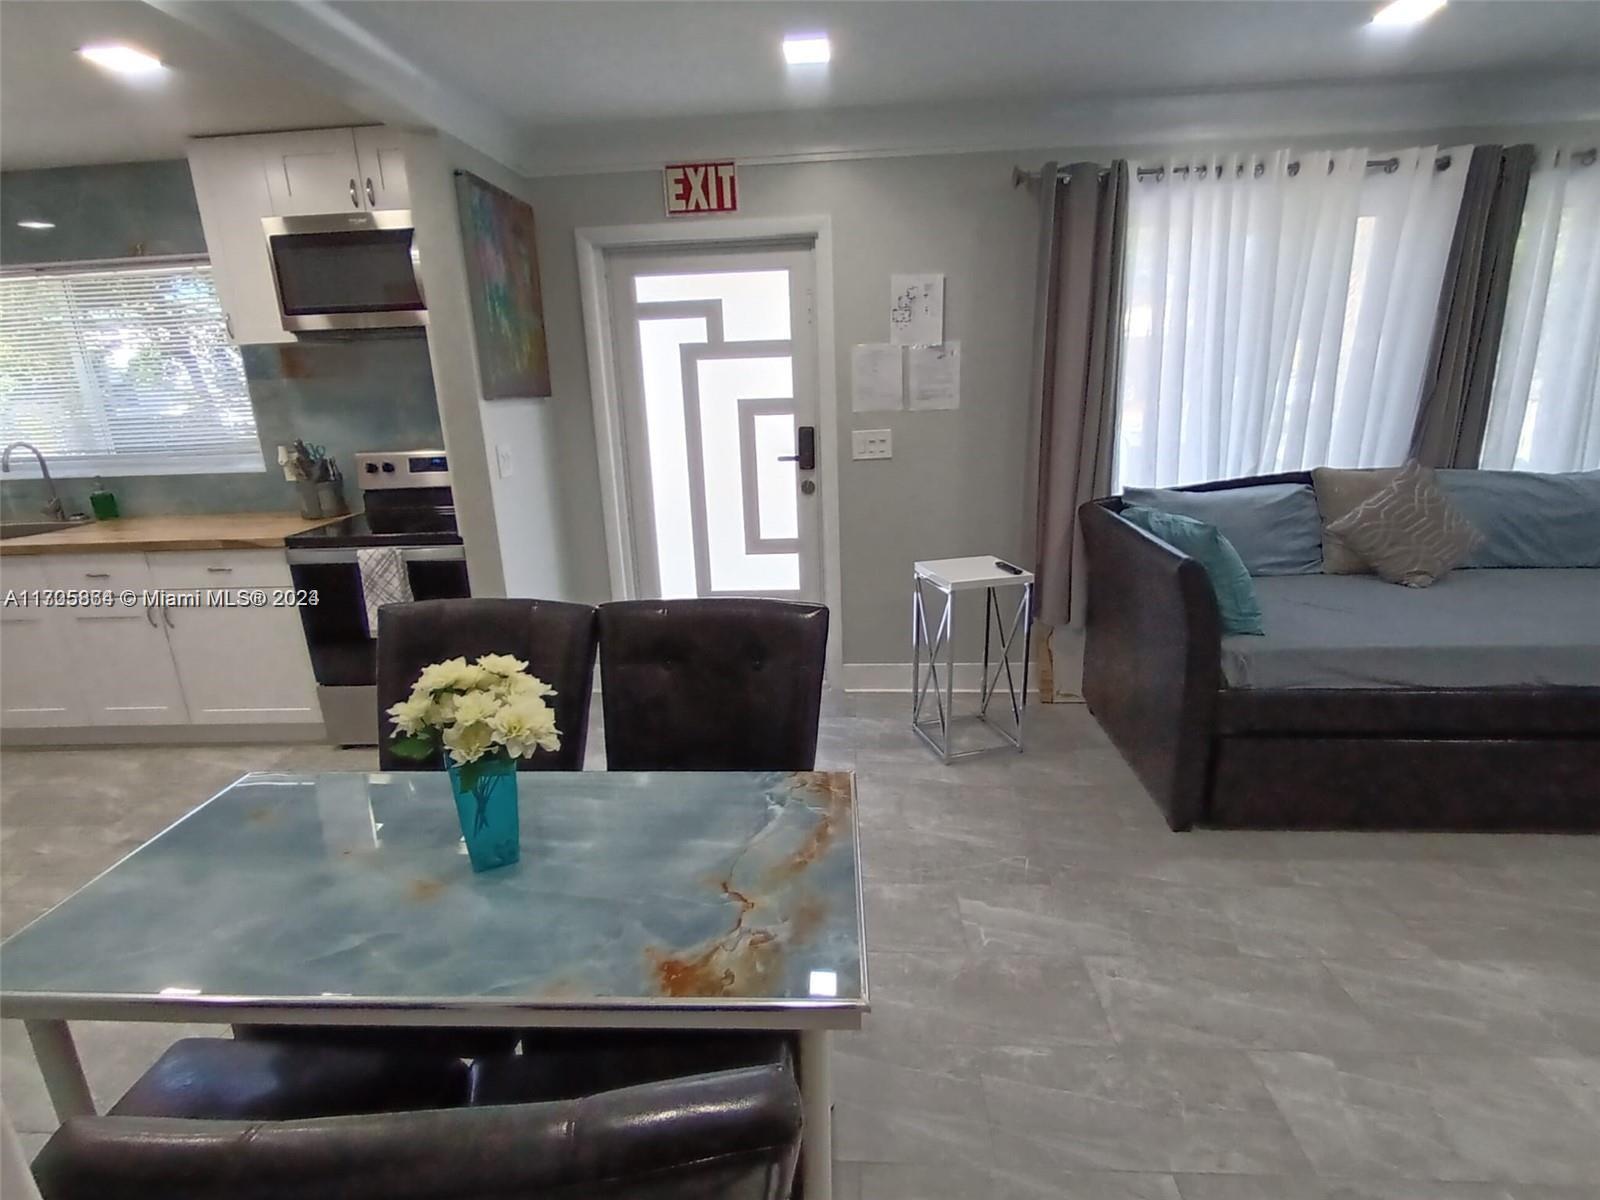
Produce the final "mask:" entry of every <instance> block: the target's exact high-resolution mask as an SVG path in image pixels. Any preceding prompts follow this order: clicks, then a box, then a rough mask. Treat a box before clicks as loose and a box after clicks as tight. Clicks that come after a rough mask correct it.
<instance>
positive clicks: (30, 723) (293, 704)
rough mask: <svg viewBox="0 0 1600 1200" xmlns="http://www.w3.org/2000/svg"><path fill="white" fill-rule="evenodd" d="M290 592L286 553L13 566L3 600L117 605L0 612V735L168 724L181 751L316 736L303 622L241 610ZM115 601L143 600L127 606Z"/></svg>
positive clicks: (290, 613)
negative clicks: (219, 736)
mask: <svg viewBox="0 0 1600 1200" xmlns="http://www.w3.org/2000/svg"><path fill="white" fill-rule="evenodd" d="M288 582H289V571H288V566H287V564H286V563H285V561H284V557H283V554H282V552H281V551H262V550H245V551H192V552H191V551H177V552H168V551H163V552H160V553H151V554H149V555H145V554H140V553H137V552H118V553H105V554H94V555H62V556H59V557H55V558H51V559H48V560H44V561H42V562H40V563H31V562H29V563H23V562H18V561H16V560H11V561H9V562H8V563H7V564H6V566H5V585H6V587H7V589H10V590H20V589H35V588H37V589H57V590H59V591H61V592H74V591H82V590H85V589H87V590H90V591H99V592H104V591H109V592H111V593H113V594H114V595H117V596H118V597H119V600H118V602H117V603H114V604H111V605H94V606H90V607H66V608H48V609H40V608H32V607H10V608H6V609H5V610H3V612H0V654H3V655H4V664H5V665H4V673H3V693H4V702H3V706H0V727H4V728H6V729H8V730H13V729H16V730H20V729H45V728H51V729H68V730H71V729H74V728H84V727H91V728H92V727H101V728H106V727H110V728H117V727H133V726H145V727H148V726H158V727H159V726H169V727H172V740H174V741H177V740H181V738H182V728H183V727H185V726H188V727H193V726H200V725H208V726H218V725H224V726H225V725H237V726H241V727H256V726H272V725H284V726H290V725H294V726H302V727H304V726H316V725H320V724H321V723H322V712H321V708H320V706H319V705H318V702H317V692H316V683H315V680H314V679H313V677H312V673H311V660H310V655H309V654H308V653H307V651H306V644H305V635H304V633H303V631H302V628H301V624H300V615H299V613H297V612H296V611H295V610H294V609H293V608H288V607H283V608H275V607H253V606H251V607H247V606H245V605H244V604H242V603H239V602H238V601H237V597H238V596H239V594H240V591H241V589H242V590H244V591H246V592H250V593H256V594H265V595H267V596H268V597H269V598H270V597H271V596H272V595H273V593H274V592H277V593H279V594H281V592H282V591H283V589H284V588H285V587H286V585H287V584H288ZM123 592H128V593H131V594H132V595H133V596H134V597H136V599H137V602H136V603H133V604H125V603H122V602H121V600H120V596H121V594H122V593H123ZM223 593H226V594H228V595H229V596H231V597H233V598H234V602H233V603H226V602H224V601H223V600H222V599H221V598H220V597H221V596H222V594H223ZM197 601H198V602H197ZM86 736H87V735H86ZM102 736H103V735H102Z"/></svg>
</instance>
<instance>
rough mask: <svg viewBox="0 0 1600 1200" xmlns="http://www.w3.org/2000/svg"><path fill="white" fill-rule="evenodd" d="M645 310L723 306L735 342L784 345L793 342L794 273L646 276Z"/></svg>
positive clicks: (640, 290)
mask: <svg viewBox="0 0 1600 1200" xmlns="http://www.w3.org/2000/svg"><path fill="white" fill-rule="evenodd" d="M634 298H635V299H636V300H638V302H639V303H640V304H651V303H659V302H662V301H672V300H715V301H718V302H720V303H721V305H722V336H723V338H725V339H726V340H727V341H730V342H766V341H782V340H785V339H787V338H788V337H789V272H787V271H721V272H717V273H716V274H697V275H640V276H638V277H637V278H636V279H635V280H634Z"/></svg>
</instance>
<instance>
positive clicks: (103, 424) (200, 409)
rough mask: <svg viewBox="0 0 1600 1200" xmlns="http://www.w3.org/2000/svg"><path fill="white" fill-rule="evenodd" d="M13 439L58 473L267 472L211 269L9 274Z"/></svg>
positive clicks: (2, 405)
mask: <svg viewBox="0 0 1600 1200" xmlns="http://www.w3.org/2000/svg"><path fill="white" fill-rule="evenodd" d="M14 441H24V442H30V443H32V444H33V445H35V446H37V447H38V448H39V449H40V450H41V451H42V452H43V453H44V454H45V455H46V457H47V458H49V460H50V466H51V469H52V471H54V472H55V473H56V474H60V475H89V474H108V475H140V474H163V473H192V472H199V471H259V470H261V469H262V457H261V445H260V442H259V441H258V440H257V438H256V424H255V416H254V414H253V413H252V412H251V409H250V394H249V391H248V390H247V388H246V386H245V375H244V364H243V361H242V360H241V359H240V357H239V351H238V350H237V349H236V348H235V347H233V346H231V345H229V344H228V340H227V331H226V328H225V325H224V318H223V313H222V308H221V305H220V304H219V303H218V301H217V292H216V288H215V286H214V285H213V283H212V280H211V267H210V265H209V264H208V263H206V262H204V261H203V260H201V261H197V260H186V261H181V262H175V261H166V262H163V263H160V264H150V265H144V264H139V265H127V266H120V265H119V266H114V267H113V266H97V267H91V268H84V269H70V270H59V271H58V270H41V271H35V272H25V273H24V272H16V273H9V274H6V275H4V276H0V443H10V442H14ZM13 461H14V462H18V463H20V464H22V465H23V466H25V465H26V463H27V461H28V460H26V459H24V460H16V459H14V460H13Z"/></svg>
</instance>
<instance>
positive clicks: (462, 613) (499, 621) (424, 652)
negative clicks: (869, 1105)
mask: <svg viewBox="0 0 1600 1200" xmlns="http://www.w3.org/2000/svg"><path fill="white" fill-rule="evenodd" d="M595 640H596V627H595V611H594V608H593V607H592V606H590V605H588V604H563V603H561V602H559V601H556V600H493V599H469V600H418V601H415V602H413V603H411V604H386V605H384V606H383V607H382V608H380V609H379V610H378V768H379V770H383V771H407V770H411V771H414V770H416V769H417V768H418V767H419V766H420V765H422V764H419V763H416V762H413V761H411V760H410V759H405V758H401V757H400V756H399V755H397V754H395V753H394V752H393V751H392V750H390V749H389V735H390V733H392V732H393V730H392V728H391V726H390V724H389V718H388V717H386V716H384V712H385V710H386V709H388V708H389V706H390V705H392V704H397V703H398V702H400V701H401V700H404V699H405V698H406V697H407V696H408V695H410V694H411V685H412V684H413V683H415V682H416V681H417V676H418V675H419V674H421V672H422V668H423V667H425V666H427V665H428V664H429V663H434V662H439V661H441V660H442V659H446V658H458V657H459V658H466V659H467V660H468V661H470V660H472V659H474V658H477V657H478V656H479V655H480V654H512V655H515V656H516V657H517V658H520V659H522V660H524V661H525V662H526V663H527V664H528V670H529V671H531V672H532V673H533V674H534V675H537V676H538V677H539V678H540V679H542V680H544V681H545V682H546V683H548V684H549V685H550V686H551V687H553V688H555V689H556V694H555V695H554V696H551V697H549V700H548V702H549V703H550V704H551V706H552V707H554V709H555V710H556V728H557V729H559V730H560V731H561V749H559V750H557V751H556V752H555V753H554V754H549V753H545V752H543V751H541V752H539V753H538V754H535V755H534V756H533V757H532V758H524V759H522V760H521V761H520V762H519V763H518V764H517V767H518V769H519V770H522V771H581V770H582V769H583V753H584V749H585V747H586V746H587V745H588V744H589V701H590V698H591V697H590V693H591V692H592V691H593V688H594V648H595ZM438 765H439V766H440V767H441V769H442V765H443V764H438Z"/></svg>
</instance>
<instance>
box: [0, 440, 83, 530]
mask: <svg viewBox="0 0 1600 1200" xmlns="http://www.w3.org/2000/svg"><path fill="white" fill-rule="evenodd" d="M17 449H22V450H26V451H27V452H28V453H29V454H31V455H33V456H34V457H35V458H36V459H38V460H39V475H40V477H41V478H42V479H43V480H44V486H45V487H46V488H48V489H49V492H50V502H49V503H48V504H46V505H45V506H44V511H45V515H46V516H47V517H50V518H51V519H52V520H56V521H65V520H66V519H67V510H66V509H65V508H63V507H62V505H61V493H60V492H58V491H56V481H55V480H54V479H51V478H50V468H49V467H48V466H46V465H45V461H44V455H42V454H40V453H39V448H38V447H37V446H30V445H29V444H28V443H27V442H12V443H11V445H9V446H7V447H6V448H5V451H4V452H3V453H0V471H4V472H5V473H6V474H8V475H9V474H10V473H11V452H12V451H13V450H17Z"/></svg>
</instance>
